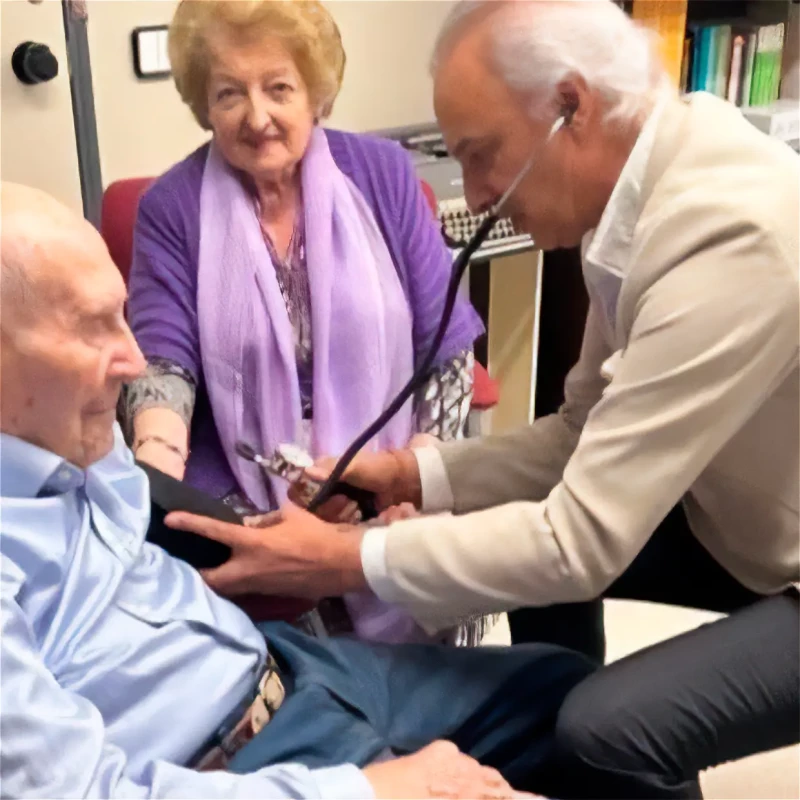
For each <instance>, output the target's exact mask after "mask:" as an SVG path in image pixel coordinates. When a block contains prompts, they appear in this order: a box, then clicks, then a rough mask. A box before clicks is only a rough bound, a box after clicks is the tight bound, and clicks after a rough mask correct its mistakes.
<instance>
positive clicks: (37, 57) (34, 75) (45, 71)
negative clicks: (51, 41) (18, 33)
mask: <svg viewBox="0 0 800 800" xmlns="http://www.w3.org/2000/svg"><path fill="white" fill-rule="evenodd" d="M11 69H12V70H14V74H15V75H16V76H17V78H19V79H20V81H22V83H25V84H27V85H28V86H34V85H35V84H37V83H47V81H51V80H53V78H55V77H56V76H57V75H58V59H57V58H56V57H55V56H54V55H53V53H52V52H51V50H50V48H49V47H48V46H47V45H46V44H39V43H38V42H23V43H22V44H21V45H18V46H17V47H16V49H15V50H14V52H13V54H12V55H11Z"/></svg>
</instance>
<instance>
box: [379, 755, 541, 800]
mask: <svg viewBox="0 0 800 800" xmlns="http://www.w3.org/2000/svg"><path fill="white" fill-rule="evenodd" d="M364 775H366V777H367V780H368V781H369V782H370V783H371V784H372V788H373V790H374V791H375V797H376V798H377V800H405V798H451V799H452V800H467V799H468V798H469V799H470V800H472V798H516V797H532V796H533V795H528V794H524V793H522V792H515V791H514V789H513V788H512V787H511V786H510V785H509V784H508V783H507V782H506V780H505V779H504V778H503V776H502V775H501V774H500V773H499V772H497V770H494V769H491V768H490V767H483V766H481V765H480V764H479V763H478V762H477V761H475V759H474V758H470V756H467V755H464V754H463V753H461V752H460V751H459V749H458V748H457V747H456V746H455V745H454V744H452V743H451V742H434V743H433V744H431V745H428V747H426V748H424V749H423V750H420V751H419V752H418V753H415V754H414V755H411V756H405V757H404V758H398V759H396V760H395V761H387V762H384V763H381V764H375V765H373V766H370V767H366V768H365V769H364Z"/></svg>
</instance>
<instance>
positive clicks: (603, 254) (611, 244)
mask: <svg viewBox="0 0 800 800" xmlns="http://www.w3.org/2000/svg"><path fill="white" fill-rule="evenodd" d="M665 103H666V98H661V99H659V100H658V101H657V102H656V104H655V106H654V108H653V110H652V111H651V112H650V116H649V117H648V118H647V121H646V122H645V124H644V126H643V127H642V130H641V132H640V133H639V136H638V138H637V139H636V144H635V145H634V146H633V150H631V153H630V155H629V156H628V160H627V161H626V162H625V166H624V167H623V169H622V172H621V173H620V176H619V180H617V183H616V185H615V186H614V191H613V192H612V193H611V197H610V198H609V201H608V204H607V205H606V208H605V210H604V211H603V215H602V217H601V218H600V222H599V223H598V225H597V228H595V229H594V230H593V231H589V233H587V234H586V236H584V239H583V246H582V250H583V258H584V261H585V262H589V263H591V264H595V265H597V266H600V267H604V268H606V269H609V270H611V271H612V272H615V273H617V274H620V275H621V274H623V273H624V272H625V270H626V267H627V265H628V262H629V256H630V250H631V244H632V242H633V234H634V231H635V230H636V225H637V223H638V221H639V216H640V214H641V212H642V184H643V182H644V177H645V173H646V172H647V165H648V163H649V161H650V156H651V154H652V152H653V147H654V145H655V140H656V132H657V130H658V121H659V119H660V117H661V113H662V111H663V109H664V105H665Z"/></svg>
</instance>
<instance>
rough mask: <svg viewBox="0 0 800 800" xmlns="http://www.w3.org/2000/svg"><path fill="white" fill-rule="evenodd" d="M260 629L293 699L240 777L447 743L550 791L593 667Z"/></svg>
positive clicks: (564, 657)
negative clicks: (577, 693)
mask: <svg viewBox="0 0 800 800" xmlns="http://www.w3.org/2000/svg"><path fill="white" fill-rule="evenodd" d="M261 629H262V631H263V633H264V635H265V636H266V638H267V641H268V643H269V648H270V652H271V653H272V655H273V656H274V657H275V659H276V660H277V661H278V663H279V665H280V667H281V670H282V675H283V676H284V677H285V679H286V682H287V683H288V687H287V688H288V691H287V697H286V700H284V703H283V705H282V706H281V707H280V709H279V710H278V712H277V713H276V714H275V717H274V718H273V720H272V721H271V722H270V724H269V725H268V726H267V727H266V728H265V729H264V730H263V731H262V732H261V733H260V734H259V735H258V736H257V737H256V738H255V739H253V740H252V741H251V742H250V743H248V744H247V745H246V746H245V747H244V748H243V749H242V750H241V751H239V753H237V754H236V756H235V758H234V759H233V761H232V763H231V765H230V769H231V770H232V771H234V772H239V773H244V772H252V771H254V770H257V769H259V768H261V767H264V766H267V765H269V764H276V763H280V762H296V763H301V764H305V765H306V766H308V767H311V768H315V767H326V766H332V765H335V764H342V763H351V764H356V765H358V766H366V765H367V764H369V763H370V762H372V761H374V760H375V759H376V758H378V757H380V756H381V755H382V754H384V753H386V752H387V751H390V752H393V753H394V754H397V755H404V754H407V753H411V752H414V751H415V750H418V749H419V748H421V747H424V746H425V745H427V744H430V743H431V742H432V741H434V740H437V739H448V740H450V741H452V742H454V743H455V744H456V745H458V747H459V748H460V749H461V750H462V751H463V752H466V753H469V754H470V755H472V756H473V757H475V758H476V759H478V760H479V761H480V762H481V763H483V764H486V765H488V766H492V767H495V768H496V769H498V770H500V772H502V774H503V775H504V776H505V778H506V779H507V780H508V781H509V782H510V783H511V784H512V785H514V786H515V787H516V788H518V789H527V790H533V789H539V790H541V787H542V785H543V782H547V783H548V785H549V780H550V778H549V776H548V768H549V767H550V759H551V756H552V751H553V732H554V727H555V721H556V718H557V716H558V711H559V708H560V706H561V703H562V701H563V700H564V698H565V697H566V695H567V694H568V693H569V692H570V690H571V689H572V688H573V687H574V686H575V685H576V684H578V683H579V682H580V681H581V680H583V678H585V677H586V676H587V675H588V674H589V673H590V672H591V671H592V669H593V666H592V664H591V662H590V661H589V660H588V659H586V658H584V657H583V656H581V655H578V654H577V653H573V652H571V651H569V650H565V649H562V648H559V647H556V646H553V645H539V644H532V645H526V646H522V647H514V648H453V647H439V646H428V645H400V646H392V645H372V644H366V643H364V642H359V641H355V640H352V639H328V640H320V639H314V638H312V637H309V636H307V635H305V634H303V633H301V632H300V631H297V630H295V629H294V628H292V627H291V626H289V625H286V624H283V623H267V624H265V625H262V626H261Z"/></svg>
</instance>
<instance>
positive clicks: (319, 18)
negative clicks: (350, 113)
mask: <svg viewBox="0 0 800 800" xmlns="http://www.w3.org/2000/svg"><path fill="white" fill-rule="evenodd" d="M220 26H223V27H227V28H228V29H230V30H232V31H234V32H235V33H236V34H238V35H241V36H242V38H246V39H249V40H252V39H253V38H254V37H266V36H275V37H277V38H278V39H280V40H281V41H282V42H283V44H284V45H285V46H286V48H287V49H288V50H289V52H290V53H291V54H292V57H293V58H294V61H295V64H296V65H297V69H298V70H299V72H300V75H301V76H302V78H303V81H304V82H305V84H306V87H307V88H308V92H309V96H310V98H311V104H312V107H313V108H314V109H315V110H316V112H317V113H318V115H319V116H320V117H327V116H328V115H329V114H330V113H331V110H332V109H333V102H334V100H335V99H336V95H337V94H339V89H340V88H341V85H342V77H343V75H344V65H345V54H344V48H343V47H342V37H341V34H340V33H339V28H338V27H337V25H336V23H335V22H334V21H333V17H331V15H330V13H329V12H328V10H327V9H326V8H325V7H324V6H323V5H322V3H320V2H317V0H181V2H180V3H179V4H178V8H177V9H176V11H175V16H174V17H173V18H172V23H171V24H170V26H169V58H170V62H171V66H172V75H173V78H174V80H175V86H176V87H177V89H178V92H179V93H180V96H181V98H182V99H183V102H184V103H186V105H188V106H189V108H190V109H191V110H192V113H193V114H194V116H195V119H196V120H197V121H198V122H199V123H200V125H201V127H203V128H205V129H206V130H208V129H209V128H210V125H209V122H208V76H209V60H210V56H209V51H208V47H207V40H206V35H207V34H208V32H209V31H211V30H214V29H219V28H220Z"/></svg>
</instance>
